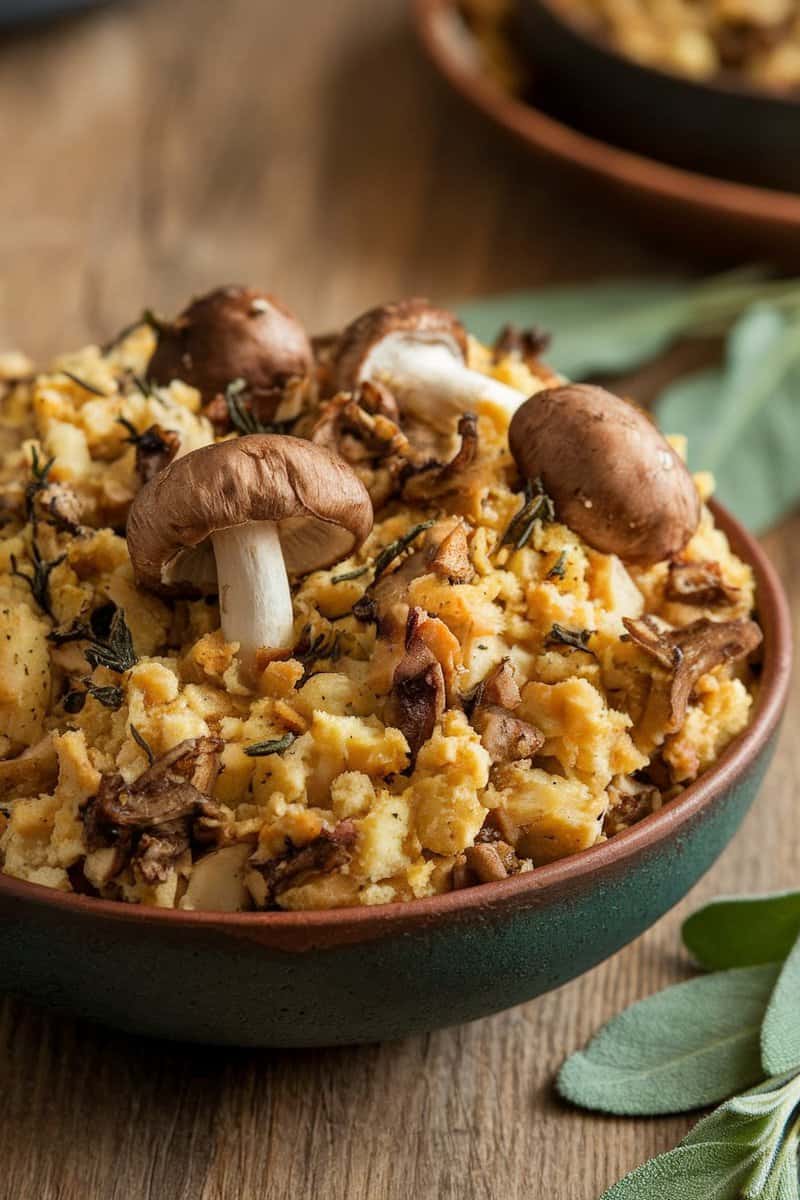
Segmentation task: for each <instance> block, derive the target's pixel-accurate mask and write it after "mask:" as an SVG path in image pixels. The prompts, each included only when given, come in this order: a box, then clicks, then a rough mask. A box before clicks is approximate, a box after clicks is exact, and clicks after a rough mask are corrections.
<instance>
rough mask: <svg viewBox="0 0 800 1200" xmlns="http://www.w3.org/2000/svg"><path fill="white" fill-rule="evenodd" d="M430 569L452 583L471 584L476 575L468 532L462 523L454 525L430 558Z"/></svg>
mask: <svg viewBox="0 0 800 1200" xmlns="http://www.w3.org/2000/svg"><path fill="white" fill-rule="evenodd" d="M429 565H430V569H431V571H433V573H434V574H435V575H440V576H441V577H442V578H443V579H447V580H449V581H450V583H469V581H470V579H472V577H473V575H474V574H475V569H474V567H473V566H472V563H471V561H470V557H469V543H468V542H467V531H466V529H465V528H464V525H463V523H462V522H461V521H459V522H458V524H457V525H454V526H453V528H452V529H451V530H450V532H449V533H448V534H447V535H446V536H445V537H444V538H443V539H442V541H441V542H440V543H439V545H438V546H437V547H436V549H435V550H434V551H433V554H432V555H431V557H430V563H429Z"/></svg>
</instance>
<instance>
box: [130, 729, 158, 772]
mask: <svg viewBox="0 0 800 1200" xmlns="http://www.w3.org/2000/svg"><path fill="white" fill-rule="evenodd" d="M130 731H131V737H132V738H133V740H134V741H135V742H136V745H137V746H140V747H141V749H142V750H144V752H145V754H146V755H147V761H148V762H149V763H150V766H151V767H152V765H153V763H154V762H155V761H156V756H155V755H154V754H153V751H152V750H151V749H150V743H149V742H148V741H147V740H146V739H145V738H143V737H142V735H141V734H140V733H139V730H138V729H137V728H136V726H135V725H131V726H130Z"/></svg>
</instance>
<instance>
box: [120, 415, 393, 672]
mask: <svg viewBox="0 0 800 1200" xmlns="http://www.w3.org/2000/svg"><path fill="white" fill-rule="evenodd" d="M371 528H372V504H371V503H370V498H369V495H368V493H367V491H366V489H365V487H364V485H363V484H362V483H361V481H360V480H359V479H358V477H357V476H356V475H355V474H354V472H353V471H352V470H351V468H350V467H348V466H347V464H346V463H345V462H343V461H342V460H341V459H340V458H337V457H336V456H335V455H333V454H331V453H330V452H329V451H328V450H324V449H323V448H322V447H321V446H314V445H312V444H311V443H310V442H306V441H301V440H300V439H299V438H292V437H279V436H274V435H270V434H253V435H250V436H247V437H241V438H235V439H232V440H230V441H226V442H219V443H217V444H216V445H213V446H204V447H202V448H201V449H199V450H193V451H192V452H191V453H189V454H187V455H185V456H184V457H183V458H179V459H176V460H175V462H173V463H171V464H170V466H169V467H167V469H166V470H165V471H162V472H161V474H160V475H158V476H157V477H156V478H155V479H153V480H152V481H151V482H150V483H148V484H147V485H146V486H145V487H144V488H142V490H141V491H140V492H139V494H138V495H137V497H136V499H135V500H134V502H133V505H132V506H131V511H130V516H129V518H128V549H129V551H130V555H131V561H132V563H133V567H134V571H135V573H136V578H137V581H138V583H139V584H140V586H142V587H146V588H149V589H150V590H151V591H155V592H160V593H162V594H166V595H212V594H214V593H217V592H218V593H219V598H220V613H221V617H222V631H223V633H224V635H225V638H226V639H227V641H229V642H238V643H239V653H240V658H241V660H242V663H243V665H244V666H245V668H246V669H249V668H252V667H254V666H255V664H256V658H257V654H258V652H259V651H260V650H266V651H268V652H272V653H273V654H274V653H275V652H277V653H283V652H285V651H286V650H288V649H289V648H290V647H291V645H292V631H293V624H294V613H293V609H292V597H291V592H290V590H289V575H290V574H293V575H297V574H302V573H305V572H307V571H312V570H316V569H318V568H320V567H326V566H330V565H331V564H332V563H334V562H336V561H337V560H338V559H340V558H344V557H346V556H347V555H349V554H351V553H352V551H353V550H355V549H356V548H357V547H358V546H360V545H361V543H362V542H363V541H364V539H365V538H366V536H367V535H368V533H369V531H370V529H371Z"/></svg>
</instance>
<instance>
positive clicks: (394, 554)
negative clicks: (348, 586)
mask: <svg viewBox="0 0 800 1200" xmlns="http://www.w3.org/2000/svg"><path fill="white" fill-rule="evenodd" d="M435 524H436V521H435V518H431V520H430V521H420V522H419V524H418V525H413V526H412V527H411V529H409V531H408V533H404V534H403V536H402V537H399V538H396V539H395V540H394V541H393V542H390V543H389V545H388V546H384V548H383V550H381V552H380V554H379V555H378V556H377V558H376V559H375V562H374V563H373V564H372V567H373V573H374V575H373V578H374V579H379V578H380V577H381V575H382V574H383V572H384V571H385V570H386V568H387V567H388V566H389V564H390V563H393V562H394V560H395V559H396V558H398V557H399V555H401V554H402V553H403V551H404V550H407V549H408V547H409V546H410V545H411V543H412V542H414V541H416V539H417V538H418V537H419V535H420V534H421V533H424V532H425V530H426V529H430V527H431V526H432V525H435Z"/></svg>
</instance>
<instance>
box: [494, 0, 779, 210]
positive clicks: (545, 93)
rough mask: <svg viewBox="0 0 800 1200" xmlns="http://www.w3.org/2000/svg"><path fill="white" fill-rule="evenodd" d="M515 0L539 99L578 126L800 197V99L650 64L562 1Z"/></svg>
mask: <svg viewBox="0 0 800 1200" xmlns="http://www.w3.org/2000/svg"><path fill="white" fill-rule="evenodd" d="M517 3H518V14H519V25H520V30H521V32H522V35H523V41H524V42H525V43H526V44H527V46H528V49H529V51H530V53H531V56H532V58H533V61H534V63H535V64H536V74H537V79H538V81H539V84H540V88H541V95H542V97H543V98H544V99H545V100H546V102H547V103H548V104H550V105H552V107H553V109H554V110H555V111H556V112H557V113H558V114H559V115H560V116H562V117H564V118H566V119H567V120H568V121H569V122H570V123H571V124H573V125H575V126H577V128H579V129H583V130H585V131H586V132H587V133H590V134H592V135H594V136H598V137H603V138H607V139H609V140H610V141H612V142H614V143H615V144H616V145H619V146H625V147H627V148H628V149H630V150H635V151H637V152H638V153H640V154H647V155H649V156H650V157H651V158H658V159H662V160H663V161H665V162H671V163H676V164H677V165H678V166H682V167H688V168H689V169H690V170H693V171H703V172H705V173H707V174H711V175H717V176H720V177H721V178H724V179H735V180H741V181H743V182H745V183H755V184H757V185H759V186H760V187H770V188H785V189H787V190H789V191H800V154H798V147H800V96H792V95H790V94H787V95H785V96H782V95H778V94H775V93H771V92H768V91H764V90H758V89H756V88H754V87H748V86H747V85H746V83H744V82H743V83H742V84H741V86H738V85H736V84H735V83H734V82H728V81H725V82H724V83H722V82H720V83H704V82H698V81H695V80H692V79H687V78H683V77H682V76H680V75H677V74H670V73H668V72H666V71H662V70H658V69H655V68H650V67H645V66H642V65H641V64H639V63H637V62H634V61H633V60H632V59H629V58H626V57H625V56H624V55H623V54H621V53H619V52H617V51H616V50H615V49H614V48H613V47H612V46H610V45H607V44H606V43H604V42H603V41H602V40H601V39H600V38H599V37H593V36H589V35H587V34H585V33H583V32H582V31H581V30H580V29H579V28H578V27H577V26H575V25H573V24H572V23H570V21H569V20H568V19H567V18H566V17H565V16H564V15H562V13H561V11H560V9H559V5H558V2H557V0H517Z"/></svg>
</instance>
